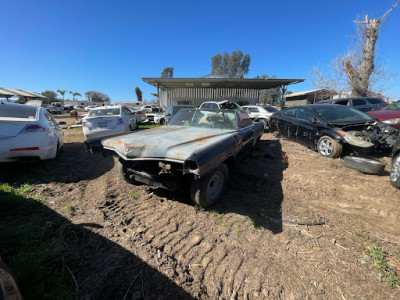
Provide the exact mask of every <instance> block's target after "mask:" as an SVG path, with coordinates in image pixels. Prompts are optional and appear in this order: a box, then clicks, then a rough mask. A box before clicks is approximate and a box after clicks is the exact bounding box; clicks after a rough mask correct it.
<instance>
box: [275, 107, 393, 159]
mask: <svg viewBox="0 0 400 300" xmlns="http://www.w3.org/2000/svg"><path fill="white" fill-rule="evenodd" d="M270 125H271V130H272V131H278V132H279V134H280V135H281V136H283V137H285V138H288V139H291V140H293V141H296V142H299V143H302V144H304V145H306V146H308V147H310V148H311V149H314V150H318V152H319V153H320V154H321V155H322V156H325V157H332V158H336V157H339V156H341V154H342V152H353V153H355V154H358V155H361V156H363V155H369V154H374V153H376V152H388V151H390V149H391V148H392V146H393V145H394V143H395V141H396V138H397V136H398V135H399V131H398V130H397V129H396V128H395V127H393V126H391V125H389V124H384V123H381V122H379V121H377V120H375V119H374V118H372V117H371V116H369V115H367V114H366V113H363V112H361V111H359V110H356V109H353V108H351V107H347V106H343V105H334V104H309V105H300V106H294V107H290V108H286V109H284V110H283V111H280V112H278V113H274V114H273V115H272V116H271V118H270Z"/></svg>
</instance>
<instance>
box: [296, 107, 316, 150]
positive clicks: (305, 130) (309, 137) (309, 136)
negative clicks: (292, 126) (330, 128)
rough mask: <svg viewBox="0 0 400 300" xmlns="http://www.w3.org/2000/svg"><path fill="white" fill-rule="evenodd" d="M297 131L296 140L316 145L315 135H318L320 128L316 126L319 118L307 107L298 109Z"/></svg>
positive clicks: (304, 143)
mask: <svg viewBox="0 0 400 300" xmlns="http://www.w3.org/2000/svg"><path fill="white" fill-rule="evenodd" d="M296 119H297V131H296V141H297V142H299V143H301V144H303V145H305V146H307V147H311V148H313V147H315V137H316V136H317V132H318V128H317V126H316V124H315V123H316V122H318V121H316V120H317V118H315V115H314V114H313V113H312V112H311V111H309V110H308V109H306V108H299V109H298V110H297V115H296Z"/></svg>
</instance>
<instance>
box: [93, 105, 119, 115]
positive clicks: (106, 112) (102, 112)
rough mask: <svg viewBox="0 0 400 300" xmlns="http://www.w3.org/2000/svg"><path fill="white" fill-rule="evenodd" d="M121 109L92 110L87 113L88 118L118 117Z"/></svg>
mask: <svg viewBox="0 0 400 300" xmlns="http://www.w3.org/2000/svg"><path fill="white" fill-rule="evenodd" d="M120 111H121V109H120V108H119V107H117V108H105V109H92V110H91V111H90V113H89V117H106V116H119V115H120Z"/></svg>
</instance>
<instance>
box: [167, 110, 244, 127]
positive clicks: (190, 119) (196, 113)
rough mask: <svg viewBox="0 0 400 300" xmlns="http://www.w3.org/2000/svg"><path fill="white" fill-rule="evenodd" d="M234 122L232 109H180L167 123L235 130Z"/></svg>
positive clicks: (234, 117)
mask: <svg viewBox="0 0 400 300" xmlns="http://www.w3.org/2000/svg"><path fill="white" fill-rule="evenodd" d="M236 123H237V122H236V114H235V112H234V111H229V110H196V109H181V110H180V111H179V112H178V113H177V114H176V115H175V116H174V117H173V118H172V120H171V121H170V122H169V123H168V126H188V127H205V128H218V129H227V130H236Z"/></svg>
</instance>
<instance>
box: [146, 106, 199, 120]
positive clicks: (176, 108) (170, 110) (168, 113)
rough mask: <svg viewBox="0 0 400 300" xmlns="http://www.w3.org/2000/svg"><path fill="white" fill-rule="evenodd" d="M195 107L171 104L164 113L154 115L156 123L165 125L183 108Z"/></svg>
mask: <svg viewBox="0 0 400 300" xmlns="http://www.w3.org/2000/svg"><path fill="white" fill-rule="evenodd" d="M188 108H195V107H194V106H193V105H171V106H168V108H167V110H166V111H165V113H164V114H161V115H156V116H155V117H154V123H156V124H161V125H165V124H168V122H169V121H170V120H171V119H172V118H173V117H174V116H175V115H176V113H177V112H178V111H180V110H181V109H188Z"/></svg>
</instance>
